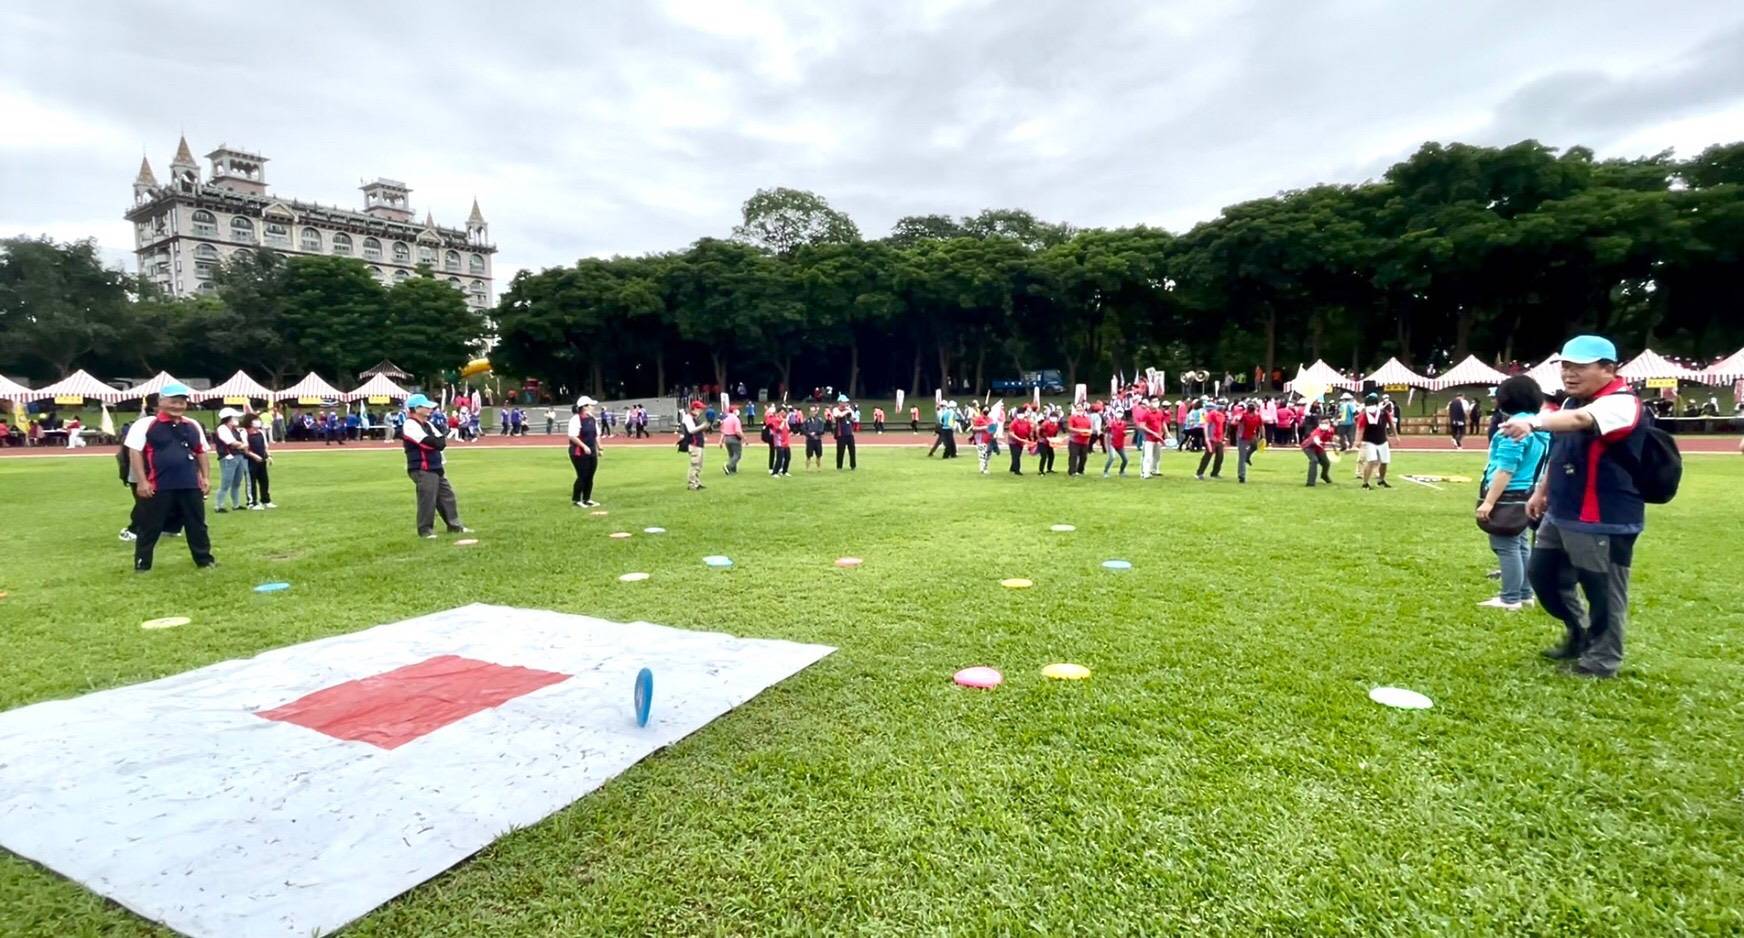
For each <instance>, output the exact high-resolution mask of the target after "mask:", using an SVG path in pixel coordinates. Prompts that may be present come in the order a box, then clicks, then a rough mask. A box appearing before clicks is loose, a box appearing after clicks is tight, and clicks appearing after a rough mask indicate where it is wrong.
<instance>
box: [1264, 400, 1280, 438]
mask: <svg viewBox="0 0 1744 938" xmlns="http://www.w3.org/2000/svg"><path fill="white" fill-rule="evenodd" d="M1260 423H1263V424H1265V427H1266V444H1267V445H1269V446H1276V445H1278V402H1277V401H1275V400H1273V399H1271V398H1269V397H1268V398H1266V399H1265V401H1264V402H1262V403H1261V404H1260Z"/></svg>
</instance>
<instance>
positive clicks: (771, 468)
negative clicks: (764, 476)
mask: <svg viewBox="0 0 1744 938" xmlns="http://www.w3.org/2000/svg"><path fill="white" fill-rule="evenodd" d="M769 471H770V472H774V471H775V444H774V443H770V444H769Z"/></svg>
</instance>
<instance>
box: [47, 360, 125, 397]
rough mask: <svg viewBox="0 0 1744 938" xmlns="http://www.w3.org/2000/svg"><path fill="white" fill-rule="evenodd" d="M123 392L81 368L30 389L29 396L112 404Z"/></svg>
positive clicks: (122, 395)
mask: <svg viewBox="0 0 1744 938" xmlns="http://www.w3.org/2000/svg"><path fill="white" fill-rule="evenodd" d="M125 394H126V392H125V391H118V390H116V389H115V388H112V387H110V386H109V385H107V384H104V383H103V382H101V381H98V380H97V379H96V378H93V377H91V375H90V374H89V373H88V372H86V371H85V370H84V369H82V368H81V369H79V370H78V371H75V372H73V373H72V374H70V375H67V376H66V377H65V378H62V379H61V380H59V381H56V382H55V383H53V384H50V385H46V386H44V387H40V388H37V389H36V390H34V391H31V392H30V398H31V400H38V401H40V400H46V399H48V398H51V397H83V398H86V399H87V400H93V401H103V402H105V403H109V404H113V403H115V402H116V401H119V400H122V399H123V397H124V395H125Z"/></svg>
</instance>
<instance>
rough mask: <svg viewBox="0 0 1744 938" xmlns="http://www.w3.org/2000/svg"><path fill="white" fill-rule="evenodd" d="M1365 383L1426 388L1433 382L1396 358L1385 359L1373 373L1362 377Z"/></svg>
mask: <svg viewBox="0 0 1744 938" xmlns="http://www.w3.org/2000/svg"><path fill="white" fill-rule="evenodd" d="M1363 382H1364V383H1366V384H1379V385H1382V386H1386V385H1389V384H1404V385H1409V386H1410V387H1414V388H1427V387H1429V386H1431V385H1432V384H1433V383H1434V382H1432V381H1431V380H1430V379H1428V378H1425V377H1423V376H1422V375H1420V374H1418V373H1417V372H1415V371H1412V370H1411V369H1409V368H1406V367H1405V364H1404V363H1403V362H1401V361H1399V360H1398V359H1397V358H1389V359H1387V363H1386V364H1385V365H1382V366H1381V367H1379V368H1376V369H1375V373H1374V374H1372V375H1368V376H1366V377H1364V378H1363Z"/></svg>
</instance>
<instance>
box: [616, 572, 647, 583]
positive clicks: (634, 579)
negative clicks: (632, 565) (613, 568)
mask: <svg viewBox="0 0 1744 938" xmlns="http://www.w3.org/2000/svg"><path fill="white" fill-rule="evenodd" d="M646 579H648V574H646V573H626V574H624V575H623V576H620V577H618V582H619V583H640V582H642V581H643V580H646Z"/></svg>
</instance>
